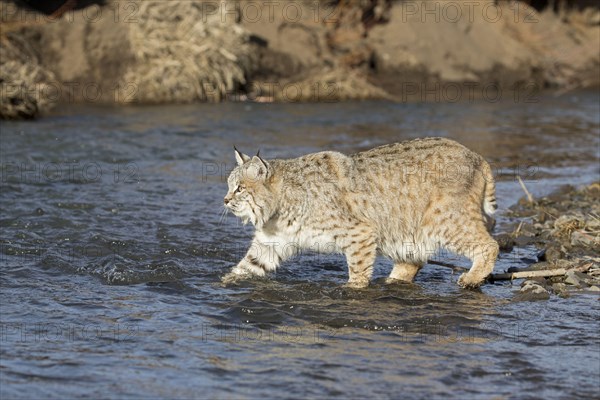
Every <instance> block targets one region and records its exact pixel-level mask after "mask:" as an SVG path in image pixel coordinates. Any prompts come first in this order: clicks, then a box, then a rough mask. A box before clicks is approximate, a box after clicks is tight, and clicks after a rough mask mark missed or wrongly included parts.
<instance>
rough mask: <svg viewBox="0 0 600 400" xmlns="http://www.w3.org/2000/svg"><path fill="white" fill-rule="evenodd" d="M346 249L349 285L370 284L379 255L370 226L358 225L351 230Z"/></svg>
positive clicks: (361, 286) (362, 285) (360, 285)
mask: <svg viewBox="0 0 600 400" xmlns="http://www.w3.org/2000/svg"><path fill="white" fill-rule="evenodd" d="M346 240H347V244H346V246H345V249H344V253H345V254H346V260H347V262H348V275H349V277H348V284H347V286H348V287H351V288H363V287H367V286H368V285H369V281H370V280H371V275H373V264H374V263H375V257H376V256H377V243H376V241H375V235H374V234H373V232H372V231H371V230H370V229H368V228H364V227H363V228H360V227H357V228H356V229H353V230H351V231H350V232H349V234H348V237H347V238H346Z"/></svg>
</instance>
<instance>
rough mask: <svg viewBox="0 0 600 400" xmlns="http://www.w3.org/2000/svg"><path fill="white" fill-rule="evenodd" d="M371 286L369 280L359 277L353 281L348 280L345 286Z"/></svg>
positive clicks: (360, 287)
mask: <svg viewBox="0 0 600 400" xmlns="http://www.w3.org/2000/svg"><path fill="white" fill-rule="evenodd" d="M367 286H369V281H368V280H366V279H360V280H359V279H357V280H353V281H348V282H347V283H346V284H345V285H344V287H346V288H349V289H364V288H366V287H367Z"/></svg>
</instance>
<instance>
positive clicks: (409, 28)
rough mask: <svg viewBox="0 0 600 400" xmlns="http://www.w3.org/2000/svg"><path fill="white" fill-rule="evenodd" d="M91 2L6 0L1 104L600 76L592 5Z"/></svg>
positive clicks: (260, 97)
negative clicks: (41, 9) (43, 5)
mask: <svg viewBox="0 0 600 400" xmlns="http://www.w3.org/2000/svg"><path fill="white" fill-rule="evenodd" d="M88 3H92V4H90V5H89V6H87V7H85V8H82V9H79V10H74V9H69V8H68V7H67V8H63V9H59V10H57V11H55V12H54V14H53V15H52V16H47V15H45V14H41V13H38V12H35V11H32V10H30V9H27V8H23V7H22V6H21V3H19V2H17V3H14V2H9V1H2V2H0V6H1V7H2V19H3V21H2V22H3V25H4V29H3V32H2V42H1V44H0V52H1V54H2V61H0V62H1V63H2V65H1V67H2V69H1V70H2V72H1V76H0V85H1V97H0V98H1V106H0V114H1V116H2V117H4V118H29V117H35V116H37V115H39V114H40V113H43V112H45V111H47V110H48V109H50V108H51V107H52V106H54V105H56V104H60V103H63V104H64V103H74V102H94V103H118V104H130V103H138V104H162V103H191V102H198V101H201V102H220V101H225V100H231V101H258V102H337V101H344V100H362V99H387V100H392V101H400V102H402V101H435V102H455V101H461V100H474V99H482V100H484V101H497V100H498V98H499V97H502V96H504V97H505V98H506V96H509V95H508V94H507V93H511V94H510V96H519V97H520V98H521V97H527V96H532V94H535V93H537V92H539V91H541V90H547V89H550V90H554V91H556V92H558V93H562V92H565V91H569V90H572V89H576V88H586V87H595V86H598V84H599V83H600V82H599V80H600V79H599V78H598V76H600V55H599V54H598V51H597V49H598V48H599V47H600V10H599V9H598V7H592V6H586V7H581V8H575V7H573V8H566V7H565V8H562V9H559V10H555V9H552V8H550V7H545V8H542V9H539V10H538V9H535V8H533V7H531V6H529V5H528V4H527V3H526V2H499V3H498V4H496V2H495V1H493V0H482V1H480V2H466V1H445V0H444V1H434V2H431V1H390V0H371V1H363V2H346V1H318V2H317V1H295V2H282V3H276V4H275V3H269V4H267V3H265V4H263V3H260V2H250V3H243V2H235V1H225V2H211V1H204V2H183V1H173V2H168V3H167V2H141V1H129V2H126V3H124V2H118V1H107V2H103V3H102V4H103V5H102V6H100V5H97V4H94V2H88ZM582 4H585V5H587V4H588V3H582ZM513 93H516V94H513Z"/></svg>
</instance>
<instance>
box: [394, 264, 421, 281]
mask: <svg viewBox="0 0 600 400" xmlns="http://www.w3.org/2000/svg"><path fill="white" fill-rule="evenodd" d="M422 267H423V265H422V264H411V263H406V262H397V263H395V264H394V269H392V273H391V274H390V276H389V277H388V278H387V279H386V280H385V282H386V283H393V282H395V281H403V282H412V281H413V279H415V276H416V275H417V273H418V272H419V271H420V270H421V268H422Z"/></svg>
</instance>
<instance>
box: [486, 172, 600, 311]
mask: <svg viewBox="0 0 600 400" xmlns="http://www.w3.org/2000/svg"><path fill="white" fill-rule="evenodd" d="M508 218H510V219H511V220H513V222H514V230H513V231H512V232H511V233H510V234H503V235H499V236H498V237H497V240H498V241H499V243H500V244H501V247H503V248H504V250H507V251H510V250H512V248H513V246H515V247H526V246H531V245H533V246H535V247H537V248H538V249H539V252H538V254H537V259H538V260H537V262H536V263H534V264H532V265H530V266H528V267H526V268H509V269H508V271H507V272H533V271H548V272H550V273H549V274H548V275H550V274H551V273H553V272H556V271H558V272H561V273H559V274H558V275H557V276H551V277H550V276H548V277H532V278H530V279H528V280H525V281H524V282H522V287H521V290H520V291H519V293H518V294H517V295H516V297H515V299H516V300H546V299H548V298H550V294H551V293H554V294H556V295H558V296H561V297H569V296H570V294H571V293H572V292H573V291H578V290H586V291H592V292H600V253H599V251H598V249H600V183H598V182H595V183H593V184H591V185H588V186H583V187H579V188H575V187H573V186H563V187H562V188H561V189H559V190H557V191H555V192H553V193H552V194H550V195H548V196H546V197H542V198H540V199H534V198H533V197H532V196H530V195H529V194H527V196H526V197H524V198H522V199H521V200H520V201H519V203H518V204H516V205H514V206H512V207H511V208H510V209H509V210H508ZM562 271H564V273H563V272H562ZM558 272H557V273H558ZM532 275H535V273H534V274H532Z"/></svg>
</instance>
